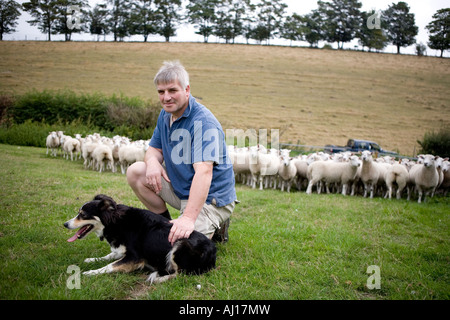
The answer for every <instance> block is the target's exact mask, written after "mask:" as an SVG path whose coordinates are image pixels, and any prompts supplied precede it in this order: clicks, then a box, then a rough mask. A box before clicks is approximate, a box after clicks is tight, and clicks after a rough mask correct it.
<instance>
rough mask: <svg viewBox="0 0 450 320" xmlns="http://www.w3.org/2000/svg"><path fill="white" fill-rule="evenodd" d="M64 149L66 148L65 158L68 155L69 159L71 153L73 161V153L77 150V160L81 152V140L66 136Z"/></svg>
mask: <svg viewBox="0 0 450 320" xmlns="http://www.w3.org/2000/svg"><path fill="white" fill-rule="evenodd" d="M63 150H64V158H66V156H67V160H69V155H70V160H71V161H73V154H74V152H75V160H76V158H77V155H79V154H80V153H81V144H80V141H79V140H77V139H74V138H72V137H70V136H64V145H63Z"/></svg>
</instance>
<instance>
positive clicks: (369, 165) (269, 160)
mask: <svg viewBox="0 0 450 320" xmlns="http://www.w3.org/2000/svg"><path fill="white" fill-rule="evenodd" d="M228 151H229V155H230V158H231V161H232V162H233V168H234V172H235V174H236V177H237V179H236V180H237V181H240V182H241V183H244V184H247V185H250V186H252V188H256V184H257V183H258V184H259V189H261V190H262V189H263V188H274V189H276V188H277V184H278V186H279V187H280V189H281V191H283V190H284V189H285V188H286V190H287V191H288V192H289V191H290V189H291V186H292V185H293V184H294V185H295V186H296V188H297V189H298V190H302V189H303V188H306V193H307V194H311V193H312V191H313V188H315V189H316V190H317V193H321V192H322V191H326V192H327V193H330V192H332V191H334V192H341V193H342V194H343V195H347V194H350V195H356V194H362V195H363V196H364V197H367V196H368V195H369V194H370V197H371V198H373V196H374V195H376V194H378V195H380V196H383V197H385V198H391V197H392V193H393V192H394V190H395V193H396V197H397V199H400V198H401V196H402V192H403V191H404V190H405V189H406V191H407V198H408V200H410V198H411V196H412V195H413V193H414V192H417V194H418V202H419V203H420V202H421V201H422V199H423V200H424V201H425V197H426V196H428V195H430V196H433V195H434V194H435V192H436V191H437V190H439V191H441V190H442V191H443V193H444V194H445V195H446V194H447V191H448V189H449V187H450V171H449V167H450V162H449V161H448V158H445V159H444V158H441V157H439V156H434V155H419V156H418V160H417V161H412V160H408V159H406V158H404V159H401V160H399V161H395V159H394V158H392V157H388V156H386V157H379V158H376V159H374V157H373V155H372V153H371V152H370V151H363V152H362V154H361V156H360V157H359V156H357V155H354V154H352V153H350V152H342V153H336V154H332V155H330V154H327V153H323V152H317V153H313V154H309V155H302V156H298V157H295V158H292V157H290V156H289V153H290V150H286V149H282V150H275V149H270V150H267V149H266V148H265V147H263V146H261V145H257V146H252V147H248V148H236V147H234V146H229V149H228Z"/></svg>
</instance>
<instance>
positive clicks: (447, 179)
mask: <svg viewBox="0 0 450 320" xmlns="http://www.w3.org/2000/svg"><path fill="white" fill-rule="evenodd" d="M449 169H450V162H449V161H448V160H445V161H444V162H443V164H442V173H443V174H444V180H443V181H442V184H441V189H442V190H443V191H444V196H447V192H448V189H450V170H449Z"/></svg>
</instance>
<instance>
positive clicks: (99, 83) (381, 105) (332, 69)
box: [0, 41, 450, 155]
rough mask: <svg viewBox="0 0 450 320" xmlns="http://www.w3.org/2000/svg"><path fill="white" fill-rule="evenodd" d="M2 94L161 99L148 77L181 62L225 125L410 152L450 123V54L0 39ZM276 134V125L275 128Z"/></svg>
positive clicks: (293, 138)
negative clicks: (65, 92)
mask: <svg viewBox="0 0 450 320" xmlns="http://www.w3.org/2000/svg"><path fill="white" fill-rule="evenodd" d="M0 57H1V59H0V93H17V94H20V93H24V92H26V91H28V90H31V89H33V88H35V89H37V90H43V89H63V88H68V89H71V90H74V91H77V92H96V91H98V92H102V93H105V94H111V93H119V92H122V93H123V94H125V95H127V96H141V97H144V98H151V99H153V100H156V99H157V97H156V92H155V90H154V87H153V84H152V79H153V76H154V74H155V73H156V72H157V70H158V68H159V67H160V65H161V63H162V61H163V60H170V59H178V60H180V61H181V62H182V63H183V64H184V65H185V66H186V69H187V70H188V71H189V73H190V77H191V90H192V93H193V95H194V96H196V97H198V98H200V99H201V103H203V104H204V105H205V106H207V107H208V108H209V109H211V110H212V111H213V112H214V113H215V115H216V116H217V118H218V119H219V120H220V121H221V123H222V125H223V127H224V129H231V128H242V129H249V128H253V129H259V128H266V129H271V128H279V129H280V132H282V136H281V141H282V142H291V143H298V142H300V143H302V144H309V145H325V144H339V145H341V144H345V143H346V141H347V138H350V137H352V138H362V139H371V140H374V141H376V142H378V143H380V145H381V146H382V147H383V148H385V149H388V150H394V151H399V152H401V153H403V154H407V155H411V154H412V153H413V151H414V148H415V147H417V146H418V145H417V143H416V140H417V139H421V138H422V137H423V135H424V133H425V132H426V131H429V130H433V129H439V128H440V127H442V126H446V127H448V126H449V125H450V90H449V89H450V59H439V58H434V57H420V58H419V57H416V56H405V55H401V56H397V55H391V54H376V53H364V52H350V51H333V50H317V49H308V48H290V47H275V46H273V47H272V46H254V45H252V46H246V45H224V44H200V43H188V44H186V43H104V42H97V43H96V42H73V43H65V42H9V41H8V42H1V43H0ZM269 132H270V131H269Z"/></svg>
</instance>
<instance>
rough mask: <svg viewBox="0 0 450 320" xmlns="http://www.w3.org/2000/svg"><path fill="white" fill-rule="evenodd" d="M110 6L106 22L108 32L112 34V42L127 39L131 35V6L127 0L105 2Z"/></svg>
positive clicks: (108, 0) (107, 0)
mask: <svg viewBox="0 0 450 320" xmlns="http://www.w3.org/2000/svg"><path fill="white" fill-rule="evenodd" d="M106 2H107V3H108V4H110V5H112V8H111V9H109V10H108V12H109V15H108V19H107V20H106V22H107V25H108V30H109V31H110V32H112V33H113V36H114V41H117V40H120V41H122V40H123V38H125V37H128V36H129V35H130V33H131V28H132V26H131V19H130V15H131V4H130V1H129V0H106Z"/></svg>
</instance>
